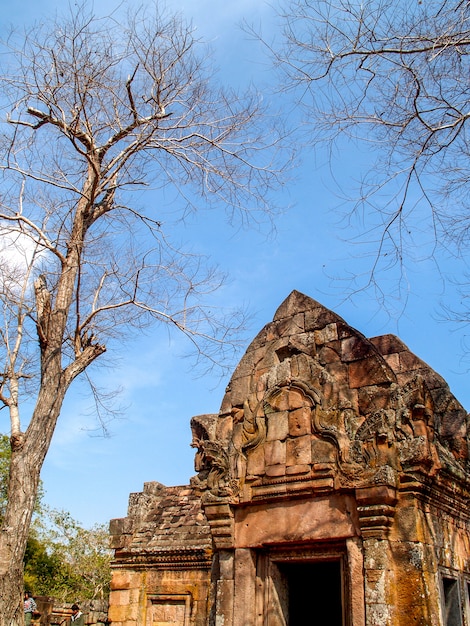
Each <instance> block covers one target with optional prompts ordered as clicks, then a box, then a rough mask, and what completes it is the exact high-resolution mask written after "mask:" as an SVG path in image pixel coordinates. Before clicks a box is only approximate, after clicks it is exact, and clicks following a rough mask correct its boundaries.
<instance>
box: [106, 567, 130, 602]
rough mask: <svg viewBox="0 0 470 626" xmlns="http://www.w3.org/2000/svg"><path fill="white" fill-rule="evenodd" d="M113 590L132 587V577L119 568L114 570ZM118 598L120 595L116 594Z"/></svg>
mask: <svg viewBox="0 0 470 626" xmlns="http://www.w3.org/2000/svg"><path fill="white" fill-rule="evenodd" d="M110 587H111V591H117V590H120V589H129V587H130V579H129V575H128V574H127V573H121V572H120V571H119V570H117V571H116V570H115V571H114V572H113V577H112V579H111V585H110ZM116 598H118V596H117V595H116Z"/></svg>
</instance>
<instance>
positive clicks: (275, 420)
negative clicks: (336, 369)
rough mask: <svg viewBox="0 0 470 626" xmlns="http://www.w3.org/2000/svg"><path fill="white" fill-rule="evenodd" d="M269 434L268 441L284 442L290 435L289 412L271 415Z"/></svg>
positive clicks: (278, 412)
mask: <svg viewBox="0 0 470 626" xmlns="http://www.w3.org/2000/svg"><path fill="white" fill-rule="evenodd" d="M267 422H268V432H267V435H266V439H267V440H268V441H275V440H280V441H283V440H284V439H286V437H287V436H288V434H289V415H288V413H287V411H277V412H274V413H270V415H269V416H268V419H267Z"/></svg>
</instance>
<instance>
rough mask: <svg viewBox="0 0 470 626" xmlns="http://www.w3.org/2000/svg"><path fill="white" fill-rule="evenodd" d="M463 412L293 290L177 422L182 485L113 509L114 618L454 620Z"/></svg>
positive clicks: (465, 607)
mask: <svg viewBox="0 0 470 626" xmlns="http://www.w3.org/2000/svg"><path fill="white" fill-rule="evenodd" d="M468 424H469V418H468V415H467V413H466V411H465V410H464V409H463V407H462V406H461V404H460V403H459V402H458V401H457V400H456V398H455V397H454V396H453V395H452V394H451V393H450V391H449V388H448V385H447V384H446V382H445V381H444V379H443V378H442V377H441V376H439V375H438V374H437V373H436V372H435V371H433V370H432V369H431V368H430V367H429V366H428V365H426V363H424V362H423V361H421V360H420V359H419V358H418V357H417V356H415V355H414V354H412V353H411V352H410V351H409V350H408V348H407V347H406V346H405V345H404V344H403V343H402V342H401V341H400V340H399V339H398V338H397V337H395V336H393V335H385V336H382V337H374V338H372V339H367V338H366V337H364V336H363V335H362V334H361V333H360V332H358V331H357V330H355V329H354V328H351V327H350V326H348V324H347V323H346V322H345V321H344V320H343V319H341V318H340V317H339V316H338V315H336V314H335V313H333V312H332V311H330V310H328V309H326V308H325V307H323V306H322V305H321V304H319V303H318V302H316V301H314V300H312V299H311V298H308V297H306V296H304V295H303V294H301V293H298V292H295V291H294V292H292V293H291V294H290V296H289V297H288V298H287V299H286V300H285V301H284V302H283V304H281V306H280V307H279V309H278V311H277V312H276V315H275V317H274V320H273V321H272V322H271V323H269V324H267V325H266V326H265V327H264V328H263V329H262V330H261V332H260V333H259V334H258V336H257V337H256V338H255V339H254V341H253V342H252V343H251V345H250V346H249V348H248V350H247V351H246V354H245V355H244V357H243V358H242V360H241V361H240V363H239V365H238V367H237V368H236V370H235V372H234V374H233V376H232V379H231V381H230V384H229V385H228V387H227V390H226V394H225V396H224V398H223V401H222V405H221V408H220V412H219V413H218V414H217V415H202V416H197V417H194V418H193V419H192V421H191V429H192V433H193V444H192V445H193V446H194V447H195V450H196V459H195V469H196V471H197V475H196V476H195V477H194V478H193V479H192V480H191V484H190V485H187V486H179V487H164V486H163V485H161V484H160V483H157V482H149V483H146V484H145V485H144V489H143V492H142V493H138V494H131V496H130V502H129V511H128V516H127V517H126V518H123V519H117V520H112V522H111V533H112V541H113V547H114V549H115V561H114V566H113V579H112V592H111V597H110V610H109V618H110V620H111V621H112V623H113V625H114V626H169V625H170V624H171V625H178V626H286V625H289V626H299V625H300V624H302V625H306V624H312V625H317V624H318V625H322V626H325V625H328V626H409V625H411V624H413V625H421V626H444V625H445V626H466V625H468V624H470V611H469V589H470V512H469V500H470V462H469V448H468V443H469V428H468Z"/></svg>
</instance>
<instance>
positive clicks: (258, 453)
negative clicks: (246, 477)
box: [246, 446, 265, 476]
mask: <svg viewBox="0 0 470 626" xmlns="http://www.w3.org/2000/svg"><path fill="white" fill-rule="evenodd" d="M264 471H265V460H264V448H263V447H262V446H258V447H257V448H255V449H254V450H250V451H249V452H248V458H247V463H246V473H247V474H251V475H253V476H261V475H262V474H264Z"/></svg>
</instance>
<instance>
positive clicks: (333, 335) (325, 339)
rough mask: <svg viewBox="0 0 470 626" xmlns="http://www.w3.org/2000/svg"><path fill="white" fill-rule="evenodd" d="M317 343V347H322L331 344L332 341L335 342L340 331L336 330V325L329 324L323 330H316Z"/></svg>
mask: <svg viewBox="0 0 470 626" xmlns="http://www.w3.org/2000/svg"><path fill="white" fill-rule="evenodd" d="M314 332H315V343H316V344H317V346H321V345H323V344H325V343H330V341H335V340H337V339H338V331H337V328H336V324H328V325H327V326H325V327H324V328H322V329H321V330H315V331H314Z"/></svg>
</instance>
